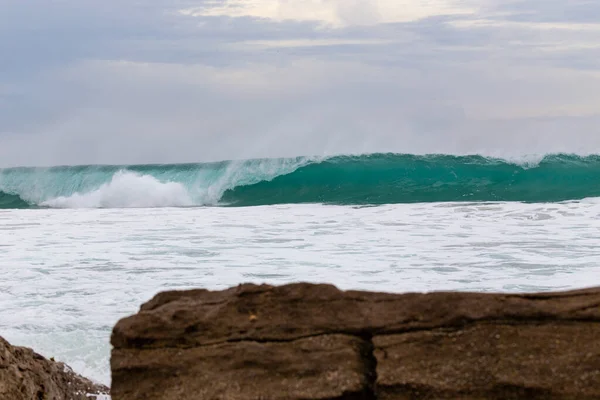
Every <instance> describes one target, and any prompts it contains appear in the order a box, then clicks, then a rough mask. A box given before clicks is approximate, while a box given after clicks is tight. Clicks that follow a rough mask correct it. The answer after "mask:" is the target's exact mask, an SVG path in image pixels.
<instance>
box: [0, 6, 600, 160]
mask: <svg viewBox="0 0 600 400" xmlns="http://www.w3.org/2000/svg"><path fill="white" fill-rule="evenodd" d="M598 21H600V2H598V1H596V0H569V1H564V0H196V1H193V0H146V1H140V0H119V1H116V0H103V1H97V0H52V1H49V0H27V1H24V0H0V165H1V166H12V165H49V164H79V163H85V164H89V163H148V162H157V163H162V162H189V161H207V160H218V159H231V158H248V157H265V156H269V157H275V156H290V155H322V154H335V153H347V152H353V153H355V152H372V151H394V152H412V153H431V152H446V153H484V154H493V155H500V156H503V155H509V156H510V155H519V154H528V153H543V152H557V151H566V152H579V153H590V152H600V23H599V22H598Z"/></svg>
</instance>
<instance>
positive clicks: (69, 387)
mask: <svg viewBox="0 0 600 400" xmlns="http://www.w3.org/2000/svg"><path fill="white" fill-rule="evenodd" d="M108 390H109V389H108V388H107V387H105V386H102V385H97V384H94V383H93V382H91V381H90V380H88V379H85V378H83V377H81V376H79V375H77V374H75V373H74V372H73V371H72V370H71V369H70V368H69V367H68V366H66V365H65V364H63V363H59V362H55V361H51V360H47V359H45V358H44V357H42V356H41V355H39V354H37V353H35V352H34V351H33V350H31V349H28V348H24V347H15V346H12V345H11V344H10V343H8V342H7V341H6V340H4V339H3V338H1V337H0V400H93V399H94V398H95V397H97V396H93V394H106V393H108Z"/></svg>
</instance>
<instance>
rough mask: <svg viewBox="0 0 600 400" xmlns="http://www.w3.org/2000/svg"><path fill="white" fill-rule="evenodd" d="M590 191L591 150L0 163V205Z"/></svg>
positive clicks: (512, 196)
mask: <svg viewBox="0 0 600 400" xmlns="http://www.w3.org/2000/svg"><path fill="white" fill-rule="evenodd" d="M590 197H600V156H598V155H588V156H578V155H571V154H550V155H545V156H536V157H527V158H520V159H501V158H491V157H484V156H480V155H471V156H455V155H410V154H368V155H348V156H333V157H328V158H317V157H296V158H280V159H258V160H244V161H223V162H218V163H202V164H179V165H132V166H74V167H53V168H11V169H2V170H0V208H31V207H53V208H54V207H56V208H125V207H190V206H253V205H273V204H286V203H326V204H356V205H368V204H390V203H413V202H454V201H522V202H557V201H565V200H580V199H584V198H590Z"/></svg>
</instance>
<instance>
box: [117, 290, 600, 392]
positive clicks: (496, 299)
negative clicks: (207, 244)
mask: <svg viewBox="0 0 600 400" xmlns="http://www.w3.org/2000/svg"><path fill="white" fill-rule="evenodd" d="M112 344H113V346H114V349H113V353H112V359H111V367H112V374H113V375H112V385H113V387H112V396H113V400H125V399H127V400H138V399H139V400H141V399H144V400H153V399H156V400H158V399H161V400H171V399H172V400H175V399H177V400H180V399H207V400H208V399H223V400H230V399H231V400H246V399H248V400H250V399H252V400H255V399H270V400H271V399H272V400H276V399H281V400H284V399H286V400H293V399H302V400H312V399H315V400H316V399H319V400H334V399H339V400H345V399H348V400H350V399H385V400H387V399H599V398H600V289H590V290H583V291H575V292H567V293H554V294H535V295H501V294H468V293H432V294H404V295H394V294H382V293H368V292H342V291H340V290H338V289H336V288H335V287H332V286H328V285H309V284H297V285H289V286H283V287H271V286H255V285H242V286H239V287H236V288H232V289H229V290H225V291H222V292H210V291H206V290H193V291H186V292H166V293H161V294H159V295H157V296H156V297H155V298H154V299H152V300H151V301H150V302H148V303H146V304H144V305H143V306H142V308H141V311H140V312H139V313H138V314H137V315H134V316H132V317H129V318H125V319H123V320H121V321H120V322H119V323H118V324H117V325H116V327H115V329H114V331H113V335H112Z"/></svg>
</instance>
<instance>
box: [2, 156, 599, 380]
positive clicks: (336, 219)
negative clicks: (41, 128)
mask: <svg viewBox="0 0 600 400" xmlns="http://www.w3.org/2000/svg"><path fill="white" fill-rule="evenodd" d="M599 243H600V156H586V157H581V156H576V155H566V154H557V155H546V156H543V157H537V158H528V159H524V158H521V159H516V160H504V159H495V158H487V157H483V156H477V155H475V156H460V157H459V156H451V155H431V156H416V155H399V154H373V155H363V156H336V157H329V158H325V157H313V158H310V157H298V158H293V159H270V160H269V159H267V160H248V161H225V162H219V163H208V164H185V165H143V166H78V167H53V168H12V169H0V335H2V336H4V337H5V338H6V339H7V340H9V341H11V342H12V343H14V344H19V345H26V346H31V347H33V348H34V349H35V350H36V351H38V352H40V353H42V354H43V355H45V356H47V357H55V358H56V359H58V360H61V361H65V362H67V363H68V364H70V365H71V366H72V367H73V368H74V369H75V370H76V371H77V372H79V373H82V374H84V375H86V376H89V377H92V378H94V379H96V380H98V381H100V382H103V383H107V384H109V383H110V374H109V364H108V363H109V356H110V345H109V337H110V332H111V329H112V327H113V325H114V324H115V322H116V321H117V320H118V319H119V318H122V317H124V316H127V315H130V314H132V313H134V312H136V311H137V310H138V308H139V306H140V305H141V304H142V303H143V302H144V301H147V300H148V299H150V298H151V297H152V296H153V295H154V294H156V293H157V292H158V291H162V290H170V289H186V288H193V287H204V288H210V289H224V288H226V287H229V286H232V285H237V284H239V283H241V282H256V283H262V282H266V283H272V284H283V283H290V282H297V281H308V282H329V283H333V284H336V285H337V286H339V287H340V288H343V289H367V290H378V291H391V292H406V291H434V290H435V291H437V290H461V291H466V290H469V291H482V292H490V291H505V292H531V291H547V290H563V289H573V288H581V287H590V286H597V285H600V246H599V245H598V244H599Z"/></svg>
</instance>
